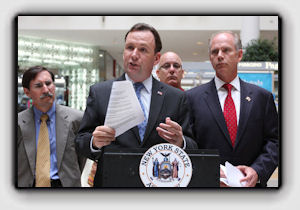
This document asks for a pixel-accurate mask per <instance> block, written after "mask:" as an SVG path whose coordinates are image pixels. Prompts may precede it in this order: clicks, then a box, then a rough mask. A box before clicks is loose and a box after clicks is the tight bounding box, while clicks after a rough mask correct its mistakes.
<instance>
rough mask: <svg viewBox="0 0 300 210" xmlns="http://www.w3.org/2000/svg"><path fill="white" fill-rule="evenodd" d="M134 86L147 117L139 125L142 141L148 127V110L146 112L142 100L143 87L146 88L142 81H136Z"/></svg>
mask: <svg viewBox="0 0 300 210" xmlns="http://www.w3.org/2000/svg"><path fill="white" fill-rule="evenodd" d="M133 86H134V89H135V93H136V96H137V98H138V100H139V102H140V105H141V107H142V110H143V113H144V117H145V119H144V121H143V122H142V123H140V124H139V125H138V128H139V134H140V138H141V141H143V139H144V134H145V131H146V127H147V115H146V112H145V108H144V105H143V102H142V100H141V90H142V88H144V84H143V83H141V82H137V83H134V84H133Z"/></svg>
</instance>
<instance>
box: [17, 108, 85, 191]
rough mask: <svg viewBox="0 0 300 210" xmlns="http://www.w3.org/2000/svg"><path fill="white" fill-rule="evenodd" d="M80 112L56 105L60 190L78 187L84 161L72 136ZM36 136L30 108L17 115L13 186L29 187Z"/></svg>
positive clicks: (32, 172)
mask: <svg viewBox="0 0 300 210" xmlns="http://www.w3.org/2000/svg"><path fill="white" fill-rule="evenodd" d="M82 115H83V113H82V112H81V111H78V110H75V109H71V108H69V107H66V106H62V105H58V104H56V125H55V126H56V128H55V129H56V158H57V168H58V176H59V178H60V181H61V183H62V186H63V187H80V186H81V180H80V178H81V171H82V170H83V167H84V163H85V158H83V156H79V155H78V153H77V152H76V147H75V140H74V139H75V136H76V133H77V131H78V128H79V125H80V120H81V118H82ZM36 148H37V147H36V137H35V123H34V112H33V108H30V109H27V110H25V111H23V112H20V113H19V114H18V142H17V149H18V153H17V159H18V166H17V168H18V180H17V187H32V186H33V183H34V177H35V162H36Z"/></svg>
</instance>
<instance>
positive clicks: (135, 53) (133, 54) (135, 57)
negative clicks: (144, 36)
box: [131, 48, 139, 59]
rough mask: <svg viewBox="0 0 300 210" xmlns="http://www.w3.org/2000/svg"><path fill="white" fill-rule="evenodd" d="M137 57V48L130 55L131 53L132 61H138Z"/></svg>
mask: <svg viewBox="0 0 300 210" xmlns="http://www.w3.org/2000/svg"><path fill="white" fill-rule="evenodd" d="M138 56H139V53H138V49H137V48H134V50H133V51H132V53H131V57H132V58H133V59H138Z"/></svg>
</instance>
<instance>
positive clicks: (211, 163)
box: [94, 147, 220, 188]
mask: <svg viewBox="0 0 300 210" xmlns="http://www.w3.org/2000/svg"><path fill="white" fill-rule="evenodd" d="M146 151H147V149H145V148H135V149H132V148H130V149H129V148H110V147H106V148H104V149H103V151H102V154H101V156H100V158H99V160H98V167H97V172H96V175H95V178H94V187H104V188H124V187H126V188H142V187H144V184H143V183H142V181H141V179H140V175H139V165H140V161H141V158H142V157H143V155H144V153H145V152H146ZM185 152H186V153H187V154H188V155H189V157H190V159H191V162H192V167H193V174H192V178H191V180H190V183H189V185H188V187H189V188H203V187H204V188H211V187H219V186H220V160H219V154H218V151H217V150H203V149H200V150H198V149H197V150H194V149H193V150H187V149H186V150H185Z"/></svg>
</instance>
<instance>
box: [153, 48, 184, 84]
mask: <svg viewBox="0 0 300 210" xmlns="http://www.w3.org/2000/svg"><path fill="white" fill-rule="evenodd" d="M183 72H184V71H183V69H182V61H181V58H180V57H179V56H178V55H177V54H176V53H174V52H166V53H164V54H163V55H162V56H161V57H160V62H159V67H158V69H157V70H156V74H157V76H158V78H159V80H160V81H161V82H163V83H166V84H168V85H171V86H173V87H176V88H181V79H182V78H183Z"/></svg>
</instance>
